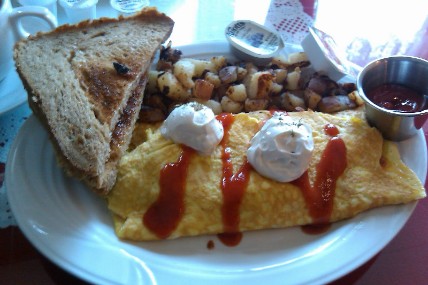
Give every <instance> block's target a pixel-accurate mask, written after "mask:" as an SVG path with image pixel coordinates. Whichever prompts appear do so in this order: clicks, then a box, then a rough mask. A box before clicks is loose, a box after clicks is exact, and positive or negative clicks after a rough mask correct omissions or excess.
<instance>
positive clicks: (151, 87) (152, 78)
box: [146, 70, 161, 93]
mask: <svg viewBox="0 0 428 285" xmlns="http://www.w3.org/2000/svg"><path fill="white" fill-rule="evenodd" d="M160 73H161V72H160V71H156V70H150V71H149V76H148V78H147V86H146V90H147V91H148V92H149V93H156V92H157V91H158V76H159V74H160Z"/></svg>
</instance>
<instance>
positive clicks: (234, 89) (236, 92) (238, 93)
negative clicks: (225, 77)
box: [226, 84, 247, 102]
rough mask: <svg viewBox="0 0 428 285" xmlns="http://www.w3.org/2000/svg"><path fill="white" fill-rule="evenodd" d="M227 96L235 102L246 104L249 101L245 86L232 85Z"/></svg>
mask: <svg viewBox="0 0 428 285" xmlns="http://www.w3.org/2000/svg"><path fill="white" fill-rule="evenodd" d="M226 96H227V97H229V98H230V99H232V100H233V101H235V102H244V101H245V99H247V90H246V88H245V85H244V84H238V85H231V86H229V88H227V90H226Z"/></svg>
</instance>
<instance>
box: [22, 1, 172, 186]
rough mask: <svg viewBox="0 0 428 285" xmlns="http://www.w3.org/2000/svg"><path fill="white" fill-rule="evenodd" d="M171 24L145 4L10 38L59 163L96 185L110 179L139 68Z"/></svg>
mask: <svg viewBox="0 0 428 285" xmlns="http://www.w3.org/2000/svg"><path fill="white" fill-rule="evenodd" d="M173 25H174V22H173V21H172V19H170V18H169V17H167V16H166V15H165V14H163V13H159V12H158V11H157V10H156V9H155V8H151V7H149V8H145V9H143V10H142V11H141V12H140V13H138V14H136V15H134V16H131V17H123V16H120V17H119V18H115V19H111V18H101V19H97V20H93V21H84V22H81V23H78V24H76V25H64V26H60V27H58V28H57V29H55V30H53V31H50V32H47V33H38V34H36V35H35V36H30V37H29V38H28V39H25V40H21V41H19V42H18V43H17V44H16V45H15V49H14V59H15V64H16V69H17V72H18V74H19V76H20V78H21V80H22V82H23V85H24V87H25V89H26V90H27V92H28V102H29V106H30V107H31V109H32V110H33V112H34V114H35V115H36V116H37V117H38V118H39V119H40V121H41V122H42V123H43V124H44V126H45V127H46V129H47V130H48V132H49V134H50V138H51V141H52V142H53V145H54V148H55V150H56V153H57V157H58V161H59V162H60V165H61V166H62V167H63V168H64V169H65V170H66V172H67V173H69V174H70V175H72V176H74V177H77V178H79V179H82V180H84V181H85V182H86V183H87V184H88V185H89V186H90V188H91V189H93V190H94V191H96V192H97V193H100V194H107V193H108V192H109V191H110V189H111V188H112V187H113V185H114V183H115V180H116V166H117V163H118V161H119V160H120V158H121V156H122V155H123V153H124V151H126V149H127V147H128V145H129V142H130V138H131V135H132V131H133V128H134V125H135V121H136V119H137V116H138V112H139V109H140V106H141V102H142V99H143V93H144V88H145V85H146V72H147V70H148V69H149V68H150V66H151V64H152V61H153V58H154V56H155V53H156V51H157V50H158V48H159V47H160V45H161V44H162V43H163V42H164V41H165V40H166V39H167V38H168V37H169V36H170V34H171V32H172V28H173ZM113 63H119V64H120V65H121V66H123V67H125V70H126V72H125V73H124V72H119V71H117V70H116V69H115V66H114V64H113Z"/></svg>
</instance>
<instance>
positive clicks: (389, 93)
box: [367, 84, 426, 113]
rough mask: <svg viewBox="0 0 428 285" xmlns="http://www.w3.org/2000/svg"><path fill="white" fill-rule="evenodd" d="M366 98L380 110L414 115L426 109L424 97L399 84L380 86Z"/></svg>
mask: <svg viewBox="0 0 428 285" xmlns="http://www.w3.org/2000/svg"><path fill="white" fill-rule="evenodd" d="M367 98H369V99H370V100H371V101H372V102H373V103H375V104H376V105H378V106H380V107H382V108H385V109H388V110H391V111H396V112H402V113H414V112H419V111H422V110H424V109H425V108H426V102H425V96H423V95H422V94H421V93H419V92H418V91H416V90H414V89H412V88H409V87H406V86H403V85H399V84H384V85H380V86H378V87H376V88H374V89H372V90H370V91H369V92H367Z"/></svg>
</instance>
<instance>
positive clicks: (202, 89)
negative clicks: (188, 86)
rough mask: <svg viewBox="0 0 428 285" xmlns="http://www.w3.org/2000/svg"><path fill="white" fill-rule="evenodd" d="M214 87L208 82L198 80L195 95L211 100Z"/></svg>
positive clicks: (194, 89)
mask: <svg viewBox="0 0 428 285" xmlns="http://www.w3.org/2000/svg"><path fill="white" fill-rule="evenodd" d="M213 90H214V85H213V84H212V83H210V82H209V81H207V80H203V79H197V80H196V81H195V86H194V88H193V95H194V96H195V97H198V98H200V99H203V100H209V99H210V98H211V95H212V94H213Z"/></svg>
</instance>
